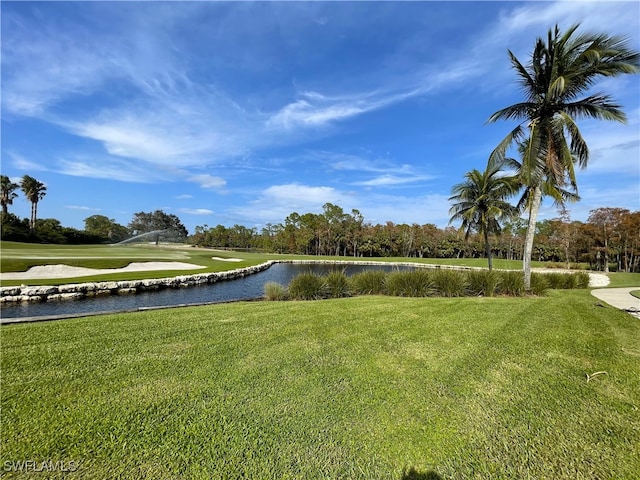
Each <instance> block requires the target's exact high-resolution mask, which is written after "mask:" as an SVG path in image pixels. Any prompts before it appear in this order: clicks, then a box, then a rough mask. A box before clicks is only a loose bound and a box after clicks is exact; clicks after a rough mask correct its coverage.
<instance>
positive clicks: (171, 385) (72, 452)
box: [0, 290, 640, 480]
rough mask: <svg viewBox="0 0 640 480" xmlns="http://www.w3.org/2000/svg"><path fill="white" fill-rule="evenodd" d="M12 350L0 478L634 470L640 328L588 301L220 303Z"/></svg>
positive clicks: (639, 421) (106, 323)
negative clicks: (64, 468)
mask: <svg viewBox="0 0 640 480" xmlns="http://www.w3.org/2000/svg"><path fill="white" fill-rule="evenodd" d="M0 334H1V341H2V356H1V369H2V388H1V406H2V418H1V422H2V423H1V427H2V435H1V438H2V440H1V442H2V452H1V454H0V457H1V458H0V464H1V465H7V463H6V462H9V464H11V465H13V464H12V463H11V462H17V461H20V460H27V459H30V460H34V461H39V462H42V461H45V460H51V461H53V462H55V461H66V462H71V461H73V462H77V464H78V465H79V466H78V468H77V470H75V471H73V472H60V471H53V472H50V474H48V475H49V476H48V477H47V478H63V476H64V478H82V479H86V478H105V479H106V478H131V479H144V478H148V479H163V478H194V479H211V478H261V479H287V478H300V479H320V478H331V479H337V478H344V479H372V478H376V479H398V480H400V479H404V480H406V479H410V478H429V479H438V478H442V479H445V478H446V479H448V478H451V479H454V478H455V479H467V478H482V479H487V478H500V479H505V478H513V479H516V478H517V479H520V478H556V479H572V480H574V479H592V478H616V479H635V478H637V472H638V471H640V415H638V411H639V410H638V409H639V408H640V345H639V344H638V338H640V322H638V320H637V319H634V318H633V317H631V316H630V315H628V314H625V313H623V312H620V311H617V310H616V309H614V308H610V307H608V306H600V305H599V302H598V301H597V299H595V298H594V297H592V296H591V295H590V294H589V292H588V291H585V290H572V291H551V292H550V293H549V296H547V297H544V298H533V297H531V298H455V299H451V298H427V299H422V298H421V299H414V298H393V297H381V296H370V297H367V296H364V297H355V298H347V299H332V300H322V301H311V302H286V303H279V302H278V303H275V302H258V303H255V302H251V303H235V304H221V305H214V306H208V307H197V308H182V309H173V310H163V311H153V312H140V313H134V314H121V315H109V316H101V317H89V318H82V319H70V320H65V321H59V322H51V323H41V324H23V325H10V326H4V327H2V328H1V329H0ZM598 371H606V372H607V373H606V374H600V375H597V376H594V377H593V378H591V379H590V381H589V382H587V376H586V375H587V374H593V373H594V372H598ZM67 464H68V463H67ZM3 474H4V475H6V478H14V477H16V478H18V477H20V474H19V473H15V472H13V473H12V472H3ZM38 475H42V474H41V473H34V472H31V473H30V475H24V476H25V477H26V478H42V477H39V476H38Z"/></svg>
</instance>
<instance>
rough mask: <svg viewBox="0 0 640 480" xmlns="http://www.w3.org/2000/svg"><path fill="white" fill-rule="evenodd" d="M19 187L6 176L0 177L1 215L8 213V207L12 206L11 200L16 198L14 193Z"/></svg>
mask: <svg viewBox="0 0 640 480" xmlns="http://www.w3.org/2000/svg"><path fill="white" fill-rule="evenodd" d="M19 187H20V185H18V184H17V183H13V182H12V181H11V179H10V178H9V177H7V176H6V175H0V203H1V204H2V213H4V214H5V215H6V214H7V213H9V210H8V208H7V206H8V205H13V200H14V199H15V198H16V197H17V196H18V194H17V193H15V190H17V189H18V188H19Z"/></svg>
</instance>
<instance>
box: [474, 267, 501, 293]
mask: <svg viewBox="0 0 640 480" xmlns="http://www.w3.org/2000/svg"><path fill="white" fill-rule="evenodd" d="M499 284H500V275H499V274H498V273H496V272H494V271H489V270H472V271H470V272H468V273H467V289H468V290H469V293H470V294H471V295H483V296H485V297H493V296H494V295H495V293H496V289H497V288H498V285H499Z"/></svg>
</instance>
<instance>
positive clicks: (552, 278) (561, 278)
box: [545, 273, 569, 289]
mask: <svg viewBox="0 0 640 480" xmlns="http://www.w3.org/2000/svg"><path fill="white" fill-rule="evenodd" d="M568 276H569V274H567V273H547V274H545V278H546V279H547V283H548V285H549V288H553V289H558V288H565V285H566V278H565V277H568Z"/></svg>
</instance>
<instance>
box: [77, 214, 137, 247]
mask: <svg viewBox="0 0 640 480" xmlns="http://www.w3.org/2000/svg"><path fill="white" fill-rule="evenodd" d="M84 230H85V232H87V233H88V234H90V235H96V236H98V237H102V238H103V239H104V240H108V241H111V242H118V241H120V240H124V239H126V238H127V237H128V236H129V230H128V229H127V227H124V226H122V225H120V224H119V223H117V222H116V221H115V220H114V219H112V218H108V217H105V216H104V215H92V216H90V217H87V218H85V219H84Z"/></svg>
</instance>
